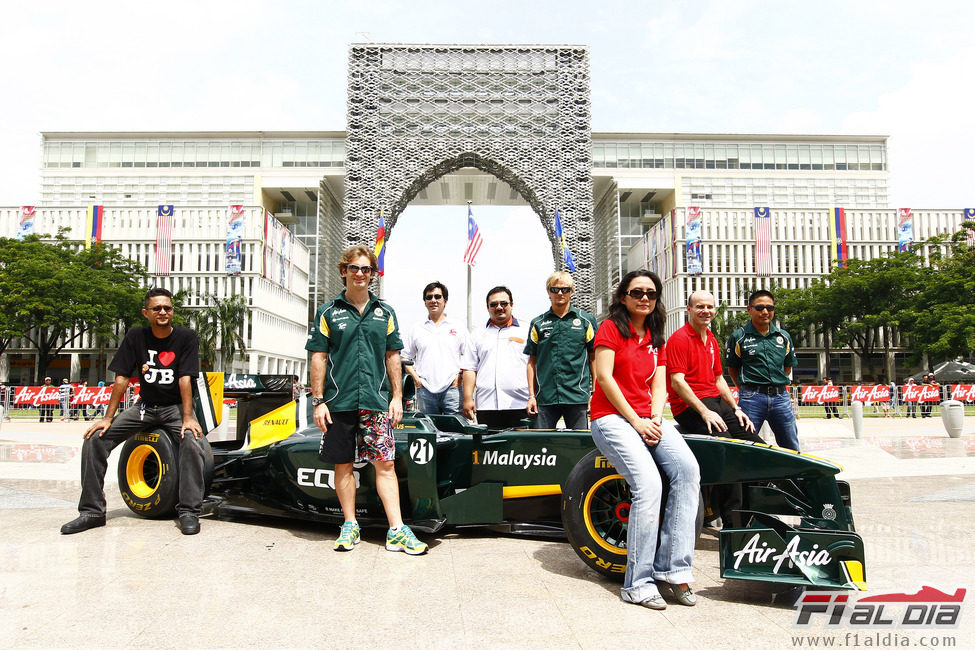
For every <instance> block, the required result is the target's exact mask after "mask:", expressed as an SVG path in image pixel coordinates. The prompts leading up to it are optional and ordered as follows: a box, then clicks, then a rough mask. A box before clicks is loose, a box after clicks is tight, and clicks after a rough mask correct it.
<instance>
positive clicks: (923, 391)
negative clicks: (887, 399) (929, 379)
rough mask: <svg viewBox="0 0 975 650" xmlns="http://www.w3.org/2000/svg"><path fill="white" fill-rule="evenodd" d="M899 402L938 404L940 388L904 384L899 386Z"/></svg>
mask: <svg viewBox="0 0 975 650" xmlns="http://www.w3.org/2000/svg"><path fill="white" fill-rule="evenodd" d="M901 390H902V392H901V400H902V401H904V402H940V401H941V388H940V387H939V386H929V385H928V384H905V385H904V386H901Z"/></svg>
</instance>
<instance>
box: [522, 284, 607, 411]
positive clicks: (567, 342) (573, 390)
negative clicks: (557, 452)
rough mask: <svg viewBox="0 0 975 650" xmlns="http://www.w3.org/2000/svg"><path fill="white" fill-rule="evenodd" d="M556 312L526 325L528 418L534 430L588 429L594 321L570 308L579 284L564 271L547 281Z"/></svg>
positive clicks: (552, 311) (594, 332)
mask: <svg viewBox="0 0 975 650" xmlns="http://www.w3.org/2000/svg"><path fill="white" fill-rule="evenodd" d="M545 288H546V290H547V292H548V299H549V301H550V302H551V303H552V308H551V309H549V310H548V311H546V312H545V313H544V314H542V315H541V316H538V317H536V318H535V319H534V320H532V322H531V325H529V327H528V343H526V344H525V354H527V355H528V408H527V410H528V414H529V415H536V416H537V417H536V418H535V428H536V429H554V428H555V425H556V423H557V422H558V421H559V418H562V419H563V420H564V421H565V426H566V428H568V429H588V428H589V418H588V417H587V411H588V409H589V398H590V397H591V396H592V355H593V350H592V340H593V339H594V338H595V337H596V327H597V325H596V319H595V318H593V317H592V316H591V315H589V314H588V313H586V312H584V311H583V310H581V309H579V308H578V307H573V306H572V293H573V290H574V289H575V283H574V282H573V280H572V276H571V275H569V274H568V273H566V272H565V271H556V272H555V273H553V274H552V275H550V276H549V277H548V279H547V280H546V281H545Z"/></svg>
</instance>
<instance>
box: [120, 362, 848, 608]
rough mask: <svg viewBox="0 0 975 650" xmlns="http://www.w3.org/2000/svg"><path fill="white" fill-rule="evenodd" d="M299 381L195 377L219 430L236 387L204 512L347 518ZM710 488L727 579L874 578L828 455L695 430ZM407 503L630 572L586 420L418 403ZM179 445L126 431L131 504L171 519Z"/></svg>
mask: <svg viewBox="0 0 975 650" xmlns="http://www.w3.org/2000/svg"><path fill="white" fill-rule="evenodd" d="M292 384H293V381H292V377H290V376H280V375H228V376H227V377H226V378H225V377H224V376H223V375H222V374H213V373H210V374H208V375H206V376H204V375H201V377H200V379H198V381H197V388H196V389H195V391H194V392H195V395H196V396H197V398H198V403H197V414H198V416H199V420H200V422H201V424H203V425H204V428H205V429H207V430H208V431H211V430H214V429H216V428H217V426H218V424H219V420H220V413H219V411H220V410H222V409H220V408H215V407H214V405H217V406H222V403H223V398H224V396H225V395H226V396H229V397H236V398H237V408H238V416H237V431H236V435H232V434H231V435H230V436H229V437H230V439H227V440H220V441H214V442H212V444H211V447H212V463H211V462H208V463H207V482H208V493H207V500H206V503H205V506H204V508H205V512H206V511H209V512H213V513H216V514H219V515H234V514H248V515H254V514H256V515H271V516H276V517H286V518H295V519H304V520H311V521H321V522H328V523H334V524H341V523H342V521H343V516H342V510H341V508H340V506H339V502H338V498H337V496H336V494H335V490H334V485H333V476H334V474H333V469H332V466H331V465H329V464H326V463H323V462H321V461H320V460H319V459H318V448H319V442H320V440H321V432H320V431H319V430H318V429H317V428H316V427H314V426H313V425H312V424H311V422H310V418H311V405H310V400H309V399H308V397H307V395H299V396H298V397H297V399H293V397H292V393H291V386H292ZM686 440H687V443H688V445H689V446H690V448H691V450H692V451H693V452H694V455H695V456H696V457H697V460H698V463H699V464H700V467H701V482H702V484H704V485H707V484H717V483H731V482H743V483H745V485H746V489H745V503H746V506H745V510H744V512H745V514H746V517H745V519H746V520H747V522H748V523H747V524H746V525H745V526H744V527H743V528H737V529H734V528H725V529H723V530H721V532H720V536H719V545H720V553H721V575H722V576H723V577H725V578H739V579H744V580H760V581H768V582H779V583H787V584H794V585H806V586H814V587H828V588H834V589H835V588H840V589H844V588H845V589H865V588H866V576H865V571H864V549H863V541H862V539H861V538H860V536H859V535H858V534H857V533H856V532H855V529H854V524H853V513H852V510H851V507H850V493H849V487H848V485H847V484H846V483H844V482H841V481H837V480H836V474H837V473H838V472H840V470H841V468H840V467H839V466H837V465H836V464H834V463H831V462H829V461H826V460H823V459H820V458H816V457H814V456H810V455H807V454H801V453H796V452H793V451H791V450H787V449H782V448H779V447H774V446H768V445H762V444H755V443H750V442H742V441H738V440H731V439H725V438H715V437H710V436H686ZM396 451H397V460H396V471H397V475H398V477H399V481H400V495H401V499H402V509H403V514H404V518H405V519H406V521H407V522H408V523H409V524H410V525H411V526H412V527H413V528H414V529H416V530H419V531H422V532H427V533H436V532H438V531H441V530H442V529H444V528H461V527H465V526H482V527H483V526H486V527H492V528H495V529H501V530H504V531H506V532H514V533H527V534H533V535H558V536H563V535H564V536H565V537H567V538H568V541H569V543H570V544H571V546H572V548H573V549H574V550H575V551H576V553H577V554H578V555H579V557H580V558H582V560H583V561H584V562H585V563H586V564H587V565H589V566H590V567H592V568H593V569H595V570H596V571H598V572H600V573H604V574H607V575H616V576H618V577H620V578H622V574H623V573H624V572H625V570H626V528H627V519H628V515H629V499H630V497H629V488H628V487H627V484H626V481H625V480H624V479H623V478H622V477H621V476H620V475H619V474H618V473H617V472H616V470H615V469H614V468H613V467H612V466H611V465H610V464H609V463H608V462H607V460H606V459H605V458H604V457H603V456H602V455H600V454H599V451H598V450H597V449H596V448H595V445H594V444H593V441H592V437H591V436H590V434H589V432H588V431H571V430H556V431H551V430H545V431H538V430H531V429H512V430H504V431H492V430H488V429H487V428H486V427H483V426H477V425H470V424H469V423H468V422H467V420H465V419H463V418H462V417H459V416H442V415H423V414H421V413H416V412H409V413H406V414H405V415H404V417H403V420H402V422H401V424H400V425H399V427H397V429H396ZM355 476H356V480H357V484H358V486H359V490H358V493H357V499H358V500H357V518H358V519H359V521H360V523H361V524H362V525H370V524H375V525H382V526H385V525H386V517H385V513H384V511H383V508H382V504H381V502H380V500H379V497H378V495H377V493H376V490H375V475H374V473H373V470H372V466H371V465H368V464H363V465H362V466H357V467H356V470H355ZM177 485H178V481H177V480H176V449H175V448H174V444H173V442H172V441H171V440H170V439H169V438H168V436H166V435H163V434H162V433H161V432H159V431H146V432H144V433H140V434H138V435H136V436H135V437H133V438H131V439H130V440H128V441H127V442H126V443H125V445H124V446H123V451H122V458H121V460H120V462H119V486H120V489H121V492H122V495H123V497H124V499H125V501H126V503H127V504H128V505H129V507H130V509H132V510H133V511H134V512H136V513H138V514H140V515H143V516H147V517H163V516H171V515H172V513H173V509H174V507H175V504H176V500H177Z"/></svg>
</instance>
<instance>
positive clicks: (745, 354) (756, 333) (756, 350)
mask: <svg viewBox="0 0 975 650" xmlns="http://www.w3.org/2000/svg"><path fill="white" fill-rule="evenodd" d="M748 315H749V316H750V317H751V320H750V321H749V322H747V323H745V326H744V327H739V328H738V329H736V330H735V331H734V332H732V333H731V336H730V337H729V338H728V346H727V350H726V351H725V354H726V358H725V366H726V367H727V368H728V374H729V375H731V380H732V381H733V382H734V383H735V386H737V387H738V405H739V406H741V408H742V410H743V411H745V413H746V414H747V415H748V419H749V420H751V421H752V424H754V425H755V431H756V432H760V431H761V430H762V425H763V424H765V422H768V423H769V427H770V428H771V429H772V433H774V434H775V444H777V445H778V446H780V447H785V448H787V449H793V450H795V451H799V432H798V429H797V428H796V418H795V416H794V415H793V413H792V402H791V400H790V399H789V392H788V391H787V390H786V386H788V385H789V381H790V378H789V375H790V374H791V373H792V368H793V366H795V365H796V363H797V361H796V351H795V346H794V345H793V344H792V337H790V336H789V333H788V332H786V331H785V330H783V329H780V328H778V327H776V326H775V324H774V323H773V322H772V320H773V319H774V318H775V297H774V296H773V295H772V294H771V293H770V292H769V291H766V290H765V289H759V290H758V291H755V292H753V293H752V294H751V295H750V296H748Z"/></svg>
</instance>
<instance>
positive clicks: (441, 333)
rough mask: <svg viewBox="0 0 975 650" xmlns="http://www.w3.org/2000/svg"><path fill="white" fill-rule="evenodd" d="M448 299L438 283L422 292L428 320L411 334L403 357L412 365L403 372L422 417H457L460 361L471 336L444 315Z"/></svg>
mask: <svg viewBox="0 0 975 650" xmlns="http://www.w3.org/2000/svg"><path fill="white" fill-rule="evenodd" d="M447 295H448V294H447V287H445V286H444V285H443V284H441V283H440V282H431V283H430V284H428V285H427V286H426V287H424V288H423V305H424V306H425V307H426V308H427V315H428V318H427V320H426V321H424V322H422V323H417V324H416V325H415V326H414V327H413V329H412V330H410V333H409V336H408V337H407V341H406V347H405V348H404V349H403V353H402V354H403V358H404V359H410V360H412V361H413V365H412V366H409V365H408V366H406V372H407V373H409V375H410V376H411V377H413V381H414V382H416V401H417V408H418V409H419V410H420V412H422V413H433V414H436V413H444V414H447V415H453V414H459V413H460V383H461V382H460V378H461V369H460V360H461V357H462V356H463V355H464V352H466V350H467V348H468V346H469V345H470V336H468V334H467V328H465V327H464V326H463V325H461V324H460V323H457V322H456V321H454V320H453V319H451V318H449V317H448V316H447V315H446V314H445V313H444V309H446V307H447Z"/></svg>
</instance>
